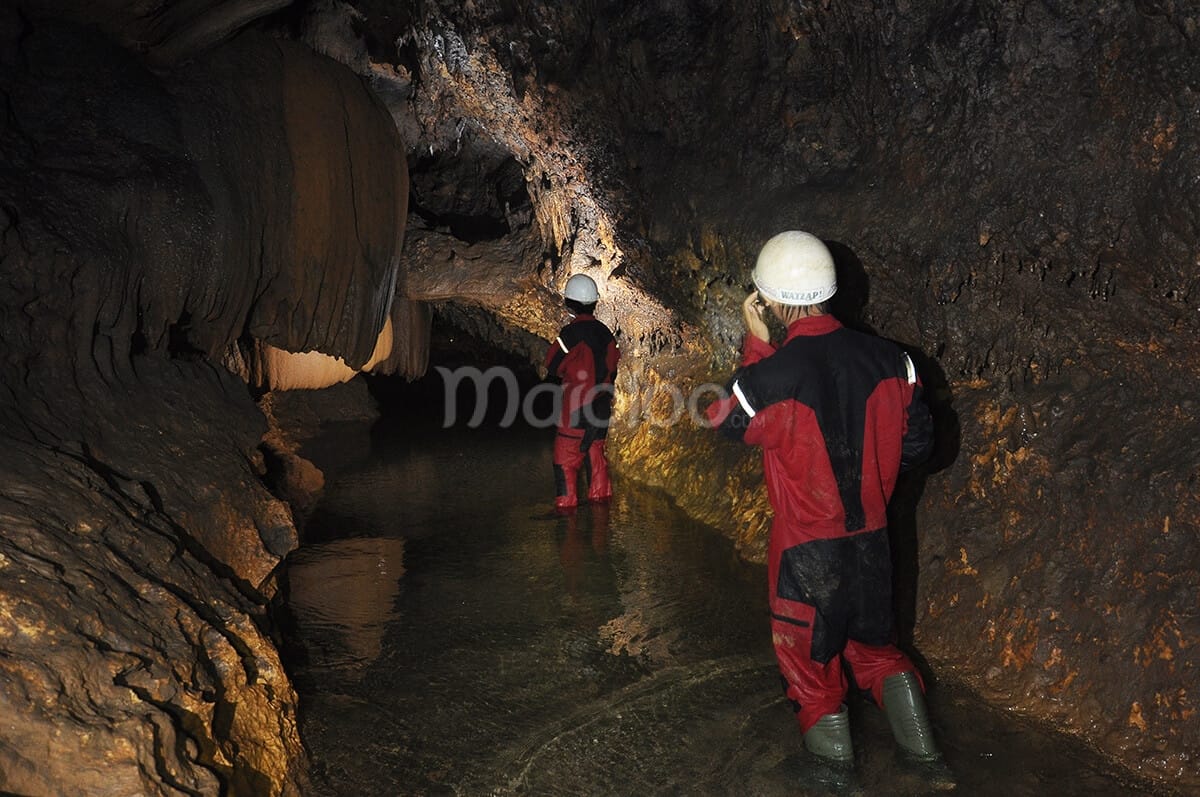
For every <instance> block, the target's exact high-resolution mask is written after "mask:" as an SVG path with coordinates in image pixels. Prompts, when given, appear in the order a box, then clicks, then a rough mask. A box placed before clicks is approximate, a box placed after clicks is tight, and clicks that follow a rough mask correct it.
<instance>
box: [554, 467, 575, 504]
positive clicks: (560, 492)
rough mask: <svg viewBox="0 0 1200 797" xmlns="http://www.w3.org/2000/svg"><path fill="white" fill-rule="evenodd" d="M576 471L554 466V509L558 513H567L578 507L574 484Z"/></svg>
mask: <svg viewBox="0 0 1200 797" xmlns="http://www.w3.org/2000/svg"><path fill="white" fill-rule="evenodd" d="M577 473H578V472H577V471H575V470H571V469H569V468H564V467H563V466H562V465H555V466H554V487H555V493H556V495H555V496H554V509H555V510H556V511H559V512H564V511H569V510H572V509H574V508H575V507H577V506H579V496H578V494H577V493H576V492H575V482H576V480H577Z"/></svg>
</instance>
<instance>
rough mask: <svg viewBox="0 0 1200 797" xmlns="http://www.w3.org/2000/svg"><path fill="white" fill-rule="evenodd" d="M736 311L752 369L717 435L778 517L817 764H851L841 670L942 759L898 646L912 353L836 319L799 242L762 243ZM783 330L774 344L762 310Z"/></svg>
mask: <svg viewBox="0 0 1200 797" xmlns="http://www.w3.org/2000/svg"><path fill="white" fill-rule="evenodd" d="M753 281H754V285H755V288H756V290H755V291H754V292H752V293H751V294H750V295H749V296H748V297H747V298H746V300H745V302H744V303H743V305H742V314H743V321H744V322H745V326H746V336H745V340H744V344H743V359H742V366H741V368H739V369H738V371H737V372H736V373H735V374H734V377H733V379H732V381H731V382H730V384H729V394H728V397H727V398H725V399H723V400H720V401H717V402H715V403H714V404H712V405H711V406H710V407H709V409H708V418H709V422H710V423H711V424H712V425H713V426H714V427H717V428H719V429H720V430H721V431H722V432H724V433H725V434H727V435H728V436H730V437H732V438H734V439H736V440H741V441H743V442H745V443H748V444H751V445H757V446H761V447H762V450H763V471H764V475H765V477H766V482H767V492H768V495H769V497H770V501H771V506H772V508H773V510H774V519H773V521H772V524H771V532H770V541H769V543H768V554H767V555H768V577H769V579H770V583H769V587H770V592H769V607H770V614H771V633H772V638H773V641H774V646H775V655H776V658H777V659H778V662H779V669H780V673H781V675H782V676H783V681H784V688H785V692H786V694H787V697H788V699H789V700H790V701H791V704H792V707H793V708H794V710H795V712H796V717H797V719H798V721H799V724H800V731H801V733H802V734H803V738H804V746H805V747H806V748H807V749H808V750H809V751H810V752H812V753H813V754H815V755H817V756H821V757H823V758H825V759H830V760H832V761H835V762H838V763H839V764H841V765H846V766H848V765H849V764H851V763H852V762H853V760H854V751H853V747H852V745H851V740H850V725H849V715H848V713H847V710H846V704H845V699H846V692H847V688H848V683H847V675H846V674H847V672H849V673H850V676H851V677H852V678H853V680H854V681H855V682H856V684H857V686H858V687H859V688H860V689H862V690H863V691H864V692H866V693H868V694H870V696H871V697H872V698H873V699H874V701H875V703H876V705H878V706H881V707H882V708H883V709H884V711H885V712H886V714H887V717H888V720H889V722H890V725H891V727H892V731H893V734H894V735H895V738H896V741H897V742H898V744H899V746H900V747H901V749H902V750H903V751H905V752H906V753H907V754H908V755H909V756H910V757H912V758H915V759H917V760H919V761H923V762H937V761H939V760H940V753H939V751H938V749H937V747H936V744H935V742H934V738H933V733H932V729H931V728H930V725H929V721H928V718H927V715H926V708H925V699H924V685H923V683H922V680H921V677H920V675H919V674H918V673H917V670H916V667H914V666H913V663H912V661H910V660H909V658H908V657H907V656H906V655H904V653H902V652H901V651H900V650H899V649H898V648H897V647H896V645H895V641H894V637H895V635H894V630H893V608H892V565H891V552H890V548H889V543H888V529H887V505H888V501H889V499H890V498H891V495H892V491H893V489H894V487H895V485H896V479H897V476H898V475H899V473H900V471H901V470H902V469H904V468H907V467H909V466H912V465H915V464H917V463H919V462H921V461H923V460H924V459H925V458H926V457H927V456H928V455H929V453H930V450H931V448H932V443H933V422H932V419H931V416H930V412H929V408H928V406H927V405H926V403H925V401H924V399H923V398H922V396H921V382H920V380H919V379H918V378H917V372H916V369H915V368H914V367H913V363H912V360H911V359H910V358H909V356H908V355H907V354H906V353H905V352H904V351H903V350H901V349H900V348H899V347H898V346H896V345H895V344H893V343H891V342H889V341H887V340H884V339H882V338H879V337H875V336H872V335H868V334H865V333H862V332H857V331H854V330H851V329H848V328H846V327H844V326H842V324H841V323H840V322H839V321H838V320H837V319H836V318H834V317H833V316H832V315H830V313H829V299H830V298H831V297H832V296H833V295H834V293H835V292H836V291H837V279H836V274H835V270H834V263H833V257H832V255H831V254H830V252H829V249H828V248H827V247H826V246H825V244H824V243H823V242H822V241H821V240H820V239H819V238H817V237H816V236H813V235H811V234H809V233H806V232H800V231H796V230H792V231H788V232H783V233H780V234H779V235H776V236H775V237H773V238H771V239H770V240H769V241H767V243H766V245H764V246H763V248H762V250H761V252H760V253H759V255H758V260H757V262H756V264H755V268H754V274H753ZM767 310H769V311H770V312H771V313H772V314H774V315H775V316H776V317H777V318H778V319H779V320H780V321H782V322H783V323H784V324H786V325H787V336H786V338H785V339H784V340H783V342H782V343H781V344H780V345H779V346H778V347H776V346H773V345H771V343H770V340H769V338H770V336H769V333H768V330H767V325H766V321H765V318H764V313H765V312H766V311H767Z"/></svg>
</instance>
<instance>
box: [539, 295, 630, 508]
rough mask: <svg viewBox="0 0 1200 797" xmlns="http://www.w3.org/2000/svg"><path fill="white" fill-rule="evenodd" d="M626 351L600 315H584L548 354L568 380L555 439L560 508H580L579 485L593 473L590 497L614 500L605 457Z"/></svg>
mask: <svg viewBox="0 0 1200 797" xmlns="http://www.w3.org/2000/svg"><path fill="white" fill-rule="evenodd" d="M620 358H621V351H620V349H618V348H617V342H616V340H615V339H614V338H613V334H612V332H611V331H609V329H608V327H606V326H605V325H604V323H603V322H601V321H598V320H597V319H596V318H595V317H594V316H591V315H588V314H580V315H578V316H576V317H575V319H574V320H573V321H572V322H571V323H570V324H567V325H566V326H565V327H563V329H562V331H561V332H560V333H559V335H558V338H556V339H555V341H554V342H553V343H551V344H550V349H549V351H547V352H546V370H547V372H548V374H549V375H550V376H556V377H558V378H559V379H561V380H562V386H563V390H562V414H561V415H560V416H559V420H558V433H557V435H556V436H555V438H554V482H555V487H556V497H555V499H554V505H555V506H556V507H558V508H560V509H566V508H570V507H573V506H576V505H578V503H579V497H578V495H577V494H576V488H575V483H576V481H577V478H578V474H579V470H580V468H581V467H582V468H583V469H584V471H585V472H587V473H588V477H589V483H588V499H589V500H591V501H606V500H608V499H609V498H611V497H612V484H611V483H610V482H609V480H608V459H607V458H606V457H605V455H604V446H605V440H606V438H607V437H608V424H609V420H610V419H611V417H612V398H613V380H614V379H616V376H617V361H618V360H619V359H620Z"/></svg>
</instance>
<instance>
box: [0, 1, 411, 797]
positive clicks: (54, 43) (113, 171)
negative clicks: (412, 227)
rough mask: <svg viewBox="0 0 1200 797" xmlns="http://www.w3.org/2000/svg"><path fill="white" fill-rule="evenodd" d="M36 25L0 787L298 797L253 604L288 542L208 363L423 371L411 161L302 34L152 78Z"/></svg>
mask: <svg viewBox="0 0 1200 797" xmlns="http://www.w3.org/2000/svg"><path fill="white" fill-rule="evenodd" d="M192 9H193V10H197V11H198V10H199V6H198V5H194V6H192ZM45 10H46V9H44V8H40V7H36V6H31V7H26V8H23V9H17V10H14V9H12V8H10V7H6V8H5V9H4V11H3V13H2V14H0V92H2V93H3V96H4V99H5V107H6V113H5V114H4V117H3V121H2V122H0V151H2V152H3V160H2V162H0V209H2V212H0V261H2V268H3V272H4V275H5V276H4V279H3V280H2V281H0V341H2V343H0V452H3V453H2V454H0V482H2V483H3V490H2V492H0V670H2V671H3V672H2V674H0V675H2V677H0V717H2V718H3V719H2V720H0V791H5V792H6V793H8V792H13V793H21V794H29V795H43V794H79V793H87V794H130V793H137V794H254V795H260V794H295V793H300V792H301V791H302V790H303V788H304V785H305V773H304V769H305V756H304V751H303V748H302V746H301V741H300V738H299V735H298V732H297V726H296V698H295V693H294V692H293V690H292V688H291V684H290V682H289V681H288V678H287V676H286V674H285V673H284V672H283V669H282V667H281V666H280V661H279V656H278V654H277V652H276V650H275V647H274V643H273V640H272V637H271V624H270V622H269V621H268V619H267V614H266V605H267V602H268V601H269V600H270V598H271V597H272V595H273V594H274V591H275V581H274V572H275V569H276V567H277V566H278V564H279V563H280V562H281V561H282V558H283V557H284V556H286V555H287V553H288V552H289V551H291V550H292V549H293V548H294V547H295V546H296V528H295V524H294V520H293V514H292V510H291V508H290V507H289V506H287V505H286V504H284V503H283V502H281V501H280V500H278V499H277V498H276V497H275V496H273V495H272V494H271V493H270V492H269V491H268V490H267V488H266V487H265V486H264V480H265V479H266V477H267V470H268V466H267V465H268V464H267V463H266V462H265V461H264V457H263V453H262V451H261V450H260V446H261V445H262V441H263V437H264V434H266V432H267V431H268V429H267V423H266V420H265V419H264V417H263V414H262V412H261V411H260V410H259V408H258V406H257V405H256V404H255V402H254V400H253V398H252V392H251V389H250V387H249V386H248V385H247V384H246V383H245V382H244V381H242V380H241V379H239V378H238V377H237V376H235V375H234V374H233V373H231V372H230V371H229V370H227V369H226V368H225V367H223V366H222V364H221V363H222V362H224V361H228V358H229V357H231V356H234V355H239V354H245V353H247V352H249V353H251V354H252V353H253V352H254V350H255V348H256V347H262V346H272V347H275V348H277V349H278V350H284V351H289V352H297V353H299V352H306V351H319V352H320V353H322V355H323V356H327V357H329V358H332V359H335V360H336V361H338V362H340V363H342V364H343V366H344V367H347V368H350V369H358V368H359V367H362V366H364V364H365V363H367V362H368V361H369V360H370V358H372V357H373V356H375V355H380V354H383V355H385V356H386V357H387V358H388V359H391V360H393V361H395V362H398V363H400V365H399V366H398V367H406V366H404V365H403V364H404V363H405V362H409V363H415V364H416V365H417V366H419V367H422V368H423V365H422V364H421V363H420V359H421V354H420V352H417V353H415V354H414V353H413V352H400V351H395V350H392V351H388V352H385V353H380V352H378V351H377V344H378V342H379V340H380V338H381V335H382V333H383V332H384V331H385V330H389V337H390V338H392V339H393V340H395V339H397V338H402V339H404V340H415V341H418V342H419V341H420V340H421V339H422V337H423V336H424V337H426V338H427V332H423V331H422V329H421V325H420V323H416V322H414V320H413V318H414V314H413V311H412V309H411V308H410V307H407V306H405V307H402V308H400V309H399V310H398V309H397V306H398V305H399V304H400V303H397V302H393V294H394V289H395V285H396V282H397V274H398V273H399V267H400V260H399V250H400V244H401V240H402V236H403V227H404V221H405V217H406V205H407V173H406V163H405V158H404V150H403V147H402V145H401V144H400V142H399V138H398V137H397V134H396V130H395V127H394V125H393V124H392V121H391V119H390V117H389V116H388V114H387V112H386V110H385V109H384V108H383V106H382V105H381V104H380V103H379V102H378V100H377V99H376V98H375V97H374V95H372V94H371V93H370V92H369V91H368V89H367V87H366V86H365V84H364V83H363V81H361V80H360V79H359V78H358V77H356V76H355V75H354V74H353V73H351V72H350V71H348V70H346V69H344V68H343V67H341V66H340V65H338V64H336V63H335V62H333V61H331V60H329V59H326V58H324V57H321V56H318V55H315V54H314V53H312V51H311V50H309V49H308V48H306V47H305V46H303V45H301V44H298V43H295V42H290V41H286V40H283V39H279V38H274V37H269V36H265V35H262V34H261V33H253V32H247V33H243V34H241V35H239V36H236V37H234V38H233V39H231V40H230V41H229V42H227V43H224V44H221V45H220V46H219V47H218V49H215V50H211V51H210V50H204V49H203V48H200V49H199V50H197V51H193V52H190V54H189V60H187V61H186V62H183V63H179V64H175V65H168V64H166V63H165V61H164V60H163V59H159V58H157V57H155V56H154V54H153V53H149V52H145V51H142V50H139V49H138V48H133V49H129V48H128V46H127V45H128V44H129V42H128V41H124V40H122V39H121V37H119V36H111V35H105V34H104V32H103V31H101V30H97V29H96V28H95V27H92V26H88V25H76V24H73V22H72V20H76V21H77V20H83V21H84V22H86V21H87V20H88V14H90V13H91V12H94V11H95V8H94V7H90V8H88V9H85V11H87V12H88V13H84V14H71V13H67V12H64V11H63V10H62V9H59V11H60V12H62V13H60V14H59V15H57V16H56V18H55V19H49V18H47V17H45V16H43V15H42V12H44V11H45ZM76 10H78V9H76ZM114 19H115V17H114ZM160 21H161V20H160ZM109 22H113V20H109ZM102 27H103V26H102ZM108 27H109V28H111V25H110V26H108ZM109 32H110V34H111V30H110V31H109ZM221 38H223V37H216V39H214V40H212V41H210V42H209V43H210V44H211V43H213V42H214V41H219V40H220V39H221ZM122 45H126V46H122ZM415 318H416V319H417V321H419V319H420V315H419V313H418V314H417V315H416V316H415ZM390 319H399V320H400V321H403V329H402V333H401V334H391V333H390V330H392V329H393V328H394V324H389V323H388V322H389V320H390Z"/></svg>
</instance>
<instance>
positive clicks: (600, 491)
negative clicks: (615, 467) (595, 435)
mask: <svg viewBox="0 0 1200 797" xmlns="http://www.w3.org/2000/svg"><path fill="white" fill-rule="evenodd" d="M604 447H605V441H604V440H596V441H595V442H593V443H592V445H591V448H589V449H588V452H587V462H588V466H589V468H590V469H591V473H590V479H591V480H590V483H589V485H588V500H590V501H607V500H608V499H610V498H612V483H611V482H610V481H609V480H608V458H607V457H606V456H605V454H604Z"/></svg>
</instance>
